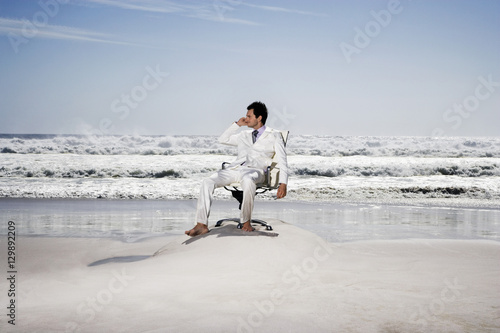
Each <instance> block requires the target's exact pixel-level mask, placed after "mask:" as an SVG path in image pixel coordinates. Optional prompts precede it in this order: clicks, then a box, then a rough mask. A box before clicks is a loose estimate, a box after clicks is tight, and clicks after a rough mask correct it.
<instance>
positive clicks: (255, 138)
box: [252, 130, 259, 143]
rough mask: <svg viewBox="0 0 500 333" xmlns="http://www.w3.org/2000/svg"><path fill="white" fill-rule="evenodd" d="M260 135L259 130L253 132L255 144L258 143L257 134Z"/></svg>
mask: <svg viewBox="0 0 500 333" xmlns="http://www.w3.org/2000/svg"><path fill="white" fill-rule="evenodd" d="M258 133H259V131H257V130H254V131H253V132H252V140H253V143H255V141H257V134H258Z"/></svg>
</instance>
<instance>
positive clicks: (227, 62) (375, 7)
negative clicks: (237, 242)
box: [0, 0, 500, 136]
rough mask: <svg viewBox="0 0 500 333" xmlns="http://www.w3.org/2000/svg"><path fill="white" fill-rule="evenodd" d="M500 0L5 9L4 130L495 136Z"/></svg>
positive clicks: (73, 3) (499, 120) (0, 60)
mask: <svg viewBox="0 0 500 333" xmlns="http://www.w3.org/2000/svg"><path fill="white" fill-rule="evenodd" d="M498 36H500V1H497V0H478V1H472V0H469V1H461V0H453V1H451V0H447V1H442V0H433V1H430V0H420V1H419V0H402V1H397V0H390V1H379V0H371V1H367V0H364V1H362V0H358V1H356V0H355V1H319V0H318V1H295V0H291V1H246V0H207V1H197V0H191V1H163V0H147V1H139V0H137V1H133V0H123V1H117V0H92V1H83V0H37V1H29V0H18V1H17V0H16V1H11V0H0V68H1V77H0V89H1V99H0V118H1V121H0V133H52V134H161V135H174V134H200V135H205V134H208V135H216V134H219V133H220V132H221V131H222V130H224V129H225V128H226V127H227V126H228V124H229V123H230V122H231V121H234V120H236V119H238V118H239V117H240V116H243V115H244V114H245V113H246V106H247V105H248V104H250V103H251V102H253V101H255V100H261V101H263V102H265V103H266V104H267V106H268V108H269V111H270V116H269V120H268V125H269V126H273V127H275V128H280V129H282V128H287V129H289V130H291V131H292V133H296V134H320V135H361V136H363V135H376V136H378V135H383V136H391V135H412V136H431V135H434V136H442V135H444V136H499V135H500V126H499V124H500V38H498Z"/></svg>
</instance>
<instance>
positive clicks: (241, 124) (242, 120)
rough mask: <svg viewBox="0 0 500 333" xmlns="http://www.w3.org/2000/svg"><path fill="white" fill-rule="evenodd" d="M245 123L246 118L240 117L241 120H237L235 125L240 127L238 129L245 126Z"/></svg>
mask: <svg viewBox="0 0 500 333" xmlns="http://www.w3.org/2000/svg"><path fill="white" fill-rule="evenodd" d="M246 123H247V122H246V117H241V118H240V120H238V121H237V122H236V125H238V126H240V127H241V126H243V125H246Z"/></svg>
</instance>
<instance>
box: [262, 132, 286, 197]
mask: <svg viewBox="0 0 500 333" xmlns="http://www.w3.org/2000/svg"><path fill="white" fill-rule="evenodd" d="M280 133H281V137H282V138H283V142H284V143H285V147H286V142H287V141H288V134H289V133H290V131H280ZM276 164H278V159H277V158H276V154H274V156H273V160H272V162H271V165H270V169H269V170H268V175H267V184H266V185H267V187H269V188H271V189H275V188H278V186H279V181H280V170H279V169H278V168H275V166H276Z"/></svg>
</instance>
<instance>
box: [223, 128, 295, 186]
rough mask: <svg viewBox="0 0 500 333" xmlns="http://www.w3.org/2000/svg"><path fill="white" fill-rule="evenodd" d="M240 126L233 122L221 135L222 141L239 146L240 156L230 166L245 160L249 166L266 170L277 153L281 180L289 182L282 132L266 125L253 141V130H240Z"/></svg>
mask: <svg viewBox="0 0 500 333" xmlns="http://www.w3.org/2000/svg"><path fill="white" fill-rule="evenodd" d="M239 128H240V126H238V125H237V124H236V123H233V124H232V125H231V126H229V128H228V129H227V130H226V131H225V132H224V133H222V135H221V136H220V137H219V142H220V143H223V144H227V145H231V146H237V147H238V157H237V158H236V160H235V161H234V162H232V163H231V164H230V165H229V166H228V167H229V168H231V167H236V166H239V165H241V164H242V163H243V162H244V163H245V165H246V166H248V167H251V168H257V169H262V170H265V169H266V168H267V167H268V166H270V165H271V161H272V158H273V156H274V154H276V158H277V161H278V163H277V164H276V168H279V169H280V177H279V182H280V183H283V184H287V183H288V163H287V159H286V151H285V143H284V142H283V138H282V136H281V133H280V132H279V131H276V130H274V129H272V128H269V127H266V130H265V131H264V133H262V135H261V136H260V137H259V138H258V140H257V141H256V142H255V143H253V140H252V132H253V130H251V129H249V130H246V131H241V132H239V131H238V130H239Z"/></svg>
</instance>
